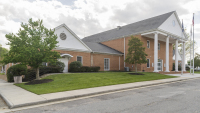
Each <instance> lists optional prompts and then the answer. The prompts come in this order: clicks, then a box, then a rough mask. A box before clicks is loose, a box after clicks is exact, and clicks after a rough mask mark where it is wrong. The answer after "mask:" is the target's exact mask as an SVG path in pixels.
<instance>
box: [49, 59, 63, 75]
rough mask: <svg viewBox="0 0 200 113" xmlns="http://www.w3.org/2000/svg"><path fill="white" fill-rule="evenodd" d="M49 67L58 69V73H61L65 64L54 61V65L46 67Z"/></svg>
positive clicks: (50, 64)
mask: <svg viewBox="0 0 200 113" xmlns="http://www.w3.org/2000/svg"><path fill="white" fill-rule="evenodd" d="M48 66H49V67H55V68H59V72H60V73H62V72H63V70H64V68H65V64H64V63H63V62H61V61H56V62H54V63H49V65H48Z"/></svg>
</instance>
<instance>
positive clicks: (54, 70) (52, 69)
mask: <svg viewBox="0 0 200 113" xmlns="http://www.w3.org/2000/svg"><path fill="white" fill-rule="evenodd" d="M48 73H60V68H59V67H40V70H39V75H40V76H42V75H44V74H48ZM34 79H36V70H35V69H28V71H27V73H26V76H25V79H24V80H23V81H31V80H34Z"/></svg>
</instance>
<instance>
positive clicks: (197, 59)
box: [188, 53, 200, 68]
mask: <svg viewBox="0 0 200 113" xmlns="http://www.w3.org/2000/svg"><path fill="white" fill-rule="evenodd" d="M191 61H192V62H191V66H193V59H192V60H191ZM188 65H190V60H188ZM199 66H200V54H198V53H196V54H195V57H194V68H196V67H199Z"/></svg>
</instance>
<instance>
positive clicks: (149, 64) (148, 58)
mask: <svg viewBox="0 0 200 113" xmlns="http://www.w3.org/2000/svg"><path fill="white" fill-rule="evenodd" d="M147 59H149V58H147ZM147 68H150V59H149V67H147Z"/></svg>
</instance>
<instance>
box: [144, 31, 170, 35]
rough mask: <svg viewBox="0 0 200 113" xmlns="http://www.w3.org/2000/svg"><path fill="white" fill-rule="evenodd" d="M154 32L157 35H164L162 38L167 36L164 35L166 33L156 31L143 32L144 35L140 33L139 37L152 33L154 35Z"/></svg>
mask: <svg viewBox="0 0 200 113" xmlns="http://www.w3.org/2000/svg"><path fill="white" fill-rule="evenodd" d="M155 31H156V32H157V33H158V34H162V35H164V36H167V34H166V33H162V32H160V31H157V30H154V31H150V32H145V33H141V35H142V36H143V35H148V34H154V33H155Z"/></svg>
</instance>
